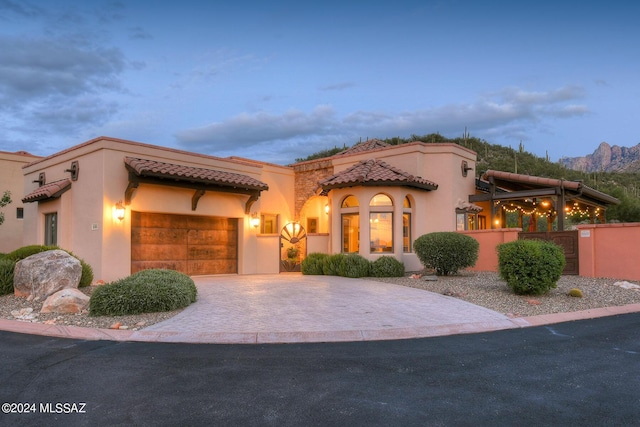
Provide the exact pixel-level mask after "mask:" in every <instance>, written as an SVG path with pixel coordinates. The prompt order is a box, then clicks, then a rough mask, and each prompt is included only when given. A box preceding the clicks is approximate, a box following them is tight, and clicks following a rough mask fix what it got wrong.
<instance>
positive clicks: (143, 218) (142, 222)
mask: <svg viewBox="0 0 640 427" xmlns="http://www.w3.org/2000/svg"><path fill="white" fill-rule="evenodd" d="M136 213H137V214H138V215H136V216H132V218H131V226H132V227H144V228H182V229H184V228H188V220H189V217H188V216H186V215H166V214H159V213H148V212H146V213H142V212H136Z"/></svg>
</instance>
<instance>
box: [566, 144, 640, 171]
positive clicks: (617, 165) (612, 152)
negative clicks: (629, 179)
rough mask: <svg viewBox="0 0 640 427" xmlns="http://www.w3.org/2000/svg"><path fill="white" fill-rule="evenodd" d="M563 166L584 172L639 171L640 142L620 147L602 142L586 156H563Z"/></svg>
mask: <svg viewBox="0 0 640 427" xmlns="http://www.w3.org/2000/svg"><path fill="white" fill-rule="evenodd" d="M559 163H560V164H562V165H563V166H565V167H567V168H569V169H573V170H579V171H583V172H600V171H604V172H637V171H640V144H638V145H636V146H634V147H620V146H618V145H613V146H611V145H609V144H608V143H606V142H601V143H600V145H599V146H598V148H596V150H595V151H594V152H593V153H592V154H587V155H586V156H584V157H563V158H562V159H560V160H559Z"/></svg>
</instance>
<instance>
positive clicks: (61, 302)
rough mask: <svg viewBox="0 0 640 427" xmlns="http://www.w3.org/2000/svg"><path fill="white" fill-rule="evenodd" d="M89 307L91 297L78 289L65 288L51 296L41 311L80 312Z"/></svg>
mask: <svg viewBox="0 0 640 427" xmlns="http://www.w3.org/2000/svg"><path fill="white" fill-rule="evenodd" d="M88 307H89V297H88V296H86V295H85V294H84V293H82V291H79V290H78V289H63V290H61V291H58V292H56V293H55V294H53V295H51V296H49V297H48V298H47V299H46V300H45V301H44V303H43V304H42V310H40V313H80V312H81V311H82V310H86V309H87V308H88Z"/></svg>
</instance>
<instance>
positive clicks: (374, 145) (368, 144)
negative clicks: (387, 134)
mask: <svg viewBox="0 0 640 427" xmlns="http://www.w3.org/2000/svg"><path fill="white" fill-rule="evenodd" d="M389 146H390V145H389V144H387V143H386V142H383V141H380V140H379V139H370V140H367V141H365V142H360V143H358V144H356V145H354V146H353V147H351V148H347V149H346V150H344V151H341V152H339V153H337V154H335V155H334V157H335V156H344V155H345V154H356V153H363V152H365V151H372V150H377V149H379V148H385V147H389Z"/></svg>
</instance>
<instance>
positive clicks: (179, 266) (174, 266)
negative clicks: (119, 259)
mask: <svg viewBox="0 0 640 427" xmlns="http://www.w3.org/2000/svg"><path fill="white" fill-rule="evenodd" d="M187 267H188V265H187V261H186V260H182V261H180V260H171V261H132V262H131V273H135V272H137V271H141V270H148V269H150V268H159V269H166V270H176V271H179V272H181V273H185V272H186V271H187Z"/></svg>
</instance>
